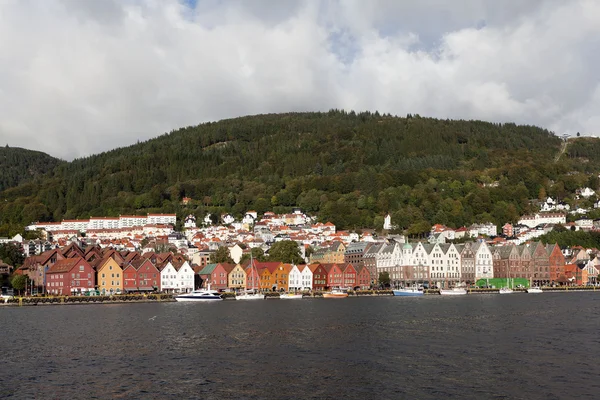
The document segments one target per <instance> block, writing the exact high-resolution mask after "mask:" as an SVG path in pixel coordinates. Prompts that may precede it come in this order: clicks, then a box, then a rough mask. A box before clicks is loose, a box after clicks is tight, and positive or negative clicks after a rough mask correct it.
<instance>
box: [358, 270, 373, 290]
mask: <svg viewBox="0 0 600 400" xmlns="http://www.w3.org/2000/svg"><path fill="white" fill-rule="evenodd" d="M356 286H358V287H359V288H360V289H361V290H368V289H370V288H371V275H370V274H369V270H368V268H367V267H365V266H362V267H358V268H357V271H356Z"/></svg>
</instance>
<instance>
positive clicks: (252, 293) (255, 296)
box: [235, 252, 265, 300]
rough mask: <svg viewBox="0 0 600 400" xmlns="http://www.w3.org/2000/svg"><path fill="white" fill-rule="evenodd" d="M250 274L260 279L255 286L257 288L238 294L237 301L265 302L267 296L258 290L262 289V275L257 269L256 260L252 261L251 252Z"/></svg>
mask: <svg viewBox="0 0 600 400" xmlns="http://www.w3.org/2000/svg"><path fill="white" fill-rule="evenodd" d="M253 273H254V274H253ZM250 274H251V275H254V276H256V278H257V279H258V284H256V285H253V286H255V287H254V288H252V289H246V291H245V292H242V293H240V294H236V295H235V298H236V300H264V299H265V295H264V294H263V293H260V292H259V291H258V288H260V275H259V274H258V270H257V269H256V267H255V266H254V260H253V259H252V252H250Z"/></svg>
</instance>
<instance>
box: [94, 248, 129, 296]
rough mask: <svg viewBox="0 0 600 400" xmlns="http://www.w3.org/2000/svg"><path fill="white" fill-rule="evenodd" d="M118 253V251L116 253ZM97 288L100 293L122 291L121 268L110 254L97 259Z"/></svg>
mask: <svg viewBox="0 0 600 400" xmlns="http://www.w3.org/2000/svg"><path fill="white" fill-rule="evenodd" d="M117 254H118V253H117ZM97 261H98V263H97V268H96V271H97V276H98V279H97V281H98V290H99V291H100V293H101V294H104V295H110V294H120V293H123V270H122V269H121V266H120V265H119V263H117V261H116V260H115V259H114V258H113V257H111V254H108V255H105V256H104V258H103V259H100V260H97Z"/></svg>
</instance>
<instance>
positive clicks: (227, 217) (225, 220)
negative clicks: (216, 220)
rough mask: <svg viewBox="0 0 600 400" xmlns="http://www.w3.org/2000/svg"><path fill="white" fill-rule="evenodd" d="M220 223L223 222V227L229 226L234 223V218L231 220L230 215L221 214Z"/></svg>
mask: <svg viewBox="0 0 600 400" xmlns="http://www.w3.org/2000/svg"><path fill="white" fill-rule="evenodd" d="M221 221H223V223H224V224H225V225H229V224H233V223H234V222H235V218H233V217H232V216H231V215H230V214H223V215H221Z"/></svg>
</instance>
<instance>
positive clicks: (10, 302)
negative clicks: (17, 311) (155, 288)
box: [0, 286, 600, 307]
mask: <svg viewBox="0 0 600 400" xmlns="http://www.w3.org/2000/svg"><path fill="white" fill-rule="evenodd" d="M513 290H514V292H515V294H527V292H526V289H524V288H519V289H513ZM542 290H543V292H555V293H556V292H559V293H560V292H563V293H573V292H599V293H600V287H597V286H570V287H569V286H559V287H544V288H542ZM348 294H349V296H348V297H349V298H352V297H380V296H393V295H394V294H393V292H392V291H391V290H360V291H349V292H348ZM424 294H425V295H428V296H439V290H437V289H425V290H424ZM467 294H469V295H481V294H488V295H494V294H499V289H496V288H493V289H492V288H469V289H467ZM175 296H176V294H169V293H167V294H159V293H157V294H128V295H112V296H15V297H12V298H9V299H6V300H5V301H4V302H1V301H0V307H2V306H5V307H6V306H38V305H40V306H46V305H77V304H81V305H83V304H90V305H91V304H127V303H160V302H175ZM303 297H304V298H321V297H323V292H311V293H308V292H307V293H304V294H303ZM278 298H279V293H277V292H267V293H265V299H278ZM223 300H229V301H231V300H235V294H234V293H227V292H226V293H223Z"/></svg>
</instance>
